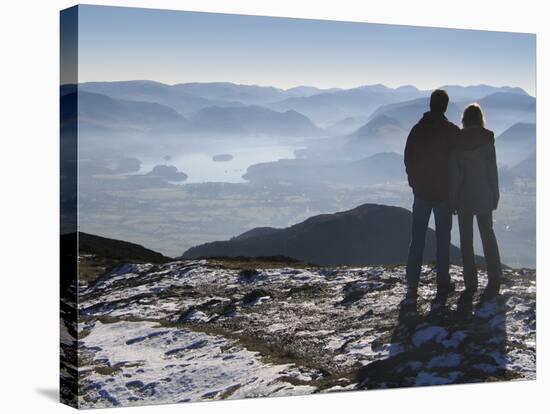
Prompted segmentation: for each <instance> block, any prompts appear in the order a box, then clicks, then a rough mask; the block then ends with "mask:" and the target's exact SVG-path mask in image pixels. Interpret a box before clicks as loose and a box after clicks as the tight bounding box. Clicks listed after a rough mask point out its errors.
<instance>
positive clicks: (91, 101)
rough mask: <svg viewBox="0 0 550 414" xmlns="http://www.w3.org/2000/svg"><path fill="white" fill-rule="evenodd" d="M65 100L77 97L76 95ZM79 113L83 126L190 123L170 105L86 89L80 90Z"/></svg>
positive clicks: (174, 126)
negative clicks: (131, 99) (127, 98)
mask: <svg viewBox="0 0 550 414" xmlns="http://www.w3.org/2000/svg"><path fill="white" fill-rule="evenodd" d="M61 99H62V100H70V99H75V94H74V93H72V94H68V95H65V96H63V97H62V98H61ZM78 116H79V118H78V122H79V126H82V127H98V128H112V129H114V130H121V129H125V130H138V131H142V130H146V131H153V130H167V129H175V130H185V128H186V127H187V126H188V124H189V122H188V120H187V119H186V118H185V117H183V116H182V115H181V114H179V113H178V112H177V111H175V110H174V109H172V108H171V107H168V106H166V105H161V104H158V103H153V102H140V101H129V100H123V99H115V98H111V97H109V96H106V95H102V94H98V93H91V92H82V91H79V92H78Z"/></svg>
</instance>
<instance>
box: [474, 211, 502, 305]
mask: <svg viewBox="0 0 550 414" xmlns="http://www.w3.org/2000/svg"><path fill="white" fill-rule="evenodd" d="M477 225H478V227H479V234H480V236H481V242H482V243H483V254H484V255H485V262H486V264H487V276H488V278H489V284H488V285H487V292H488V293H491V294H498V291H499V290H500V279H501V277H502V265H501V263H500V253H499V251H498V244H497V238H496V236H495V232H494V230H493V213H492V212H489V213H486V214H479V215H478V216H477Z"/></svg>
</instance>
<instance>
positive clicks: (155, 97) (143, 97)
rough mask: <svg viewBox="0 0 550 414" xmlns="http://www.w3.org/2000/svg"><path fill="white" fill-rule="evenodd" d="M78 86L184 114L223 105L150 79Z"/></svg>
mask: <svg viewBox="0 0 550 414" xmlns="http://www.w3.org/2000/svg"><path fill="white" fill-rule="evenodd" d="M78 88H79V91H80V92H93V93H99V94H101V95H106V96H109V97H111V98H114V99H123V100H127V101H141V102H144V101H145V102H152V103H158V104H161V105H166V106H169V107H171V108H173V109H175V110H176V111H178V112H179V113H180V114H182V115H187V114H189V113H192V112H196V111H198V110H199V109H202V108H205V107H207V106H212V105H222V102H220V101H216V100H211V99H205V98H203V97H200V96H196V95H193V94H191V93H187V92H186V91H185V90H184V89H181V88H177V87H174V86H172V85H165V84H164V83H160V82H154V81H148V80H135V81H120V82H84V83H81V84H79V85H78ZM226 104H227V103H226ZM231 104H232V105H239V103H238V102H233V103H231Z"/></svg>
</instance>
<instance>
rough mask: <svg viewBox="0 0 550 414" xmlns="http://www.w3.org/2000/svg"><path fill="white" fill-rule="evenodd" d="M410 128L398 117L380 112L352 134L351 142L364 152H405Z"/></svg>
mask: <svg viewBox="0 0 550 414" xmlns="http://www.w3.org/2000/svg"><path fill="white" fill-rule="evenodd" d="M408 134H409V130H408V129H406V128H404V127H403V126H402V124H401V122H399V121H398V120H397V119H395V118H393V117H391V116H388V115H387V114H384V113H382V114H380V115H377V116H374V117H373V118H371V119H370V120H369V121H368V122H367V123H366V124H365V125H363V126H361V127H360V128H359V129H357V131H355V132H353V133H352V134H350V138H351V139H350V140H349V144H350V145H352V146H353V147H355V148H356V150H359V152H361V153H363V154H376V153H378V152H397V153H400V154H401V153H403V151H404V150H405V143H406V141H407V136H408Z"/></svg>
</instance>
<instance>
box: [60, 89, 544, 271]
mask: <svg viewBox="0 0 550 414" xmlns="http://www.w3.org/2000/svg"><path fill="white" fill-rule="evenodd" d="M445 89H446V90H447V91H448V93H449V95H450V98H451V103H450V105H449V109H448V111H447V116H448V118H449V119H450V120H451V121H453V122H455V123H456V124H457V125H458V124H459V123H460V115H461V112H462V109H463V108H464V107H465V106H466V105H467V104H469V103H471V102H478V103H479V104H480V105H481V106H482V107H483V108H484V110H485V113H486V117H487V127H488V128H489V129H492V130H493V131H494V132H495V136H496V140H497V141H496V142H497V143H496V148H497V159H498V162H499V176H500V181H501V193H502V196H501V201H500V205H499V208H498V210H497V211H496V214H495V229H496V232H497V237H498V239H499V243H500V246H501V253H502V258H503V262H504V263H506V264H507V265H509V266H512V267H534V266H535V235H536V234H535V214H534V211H535V201H536V197H535V189H536V178H535V165H536V164H535V149H536V142H535V108H536V100H535V98H534V97H532V96H530V95H528V94H527V93H526V92H525V91H523V90H521V89H519V88H509V87H493V86H487V85H478V86H466V87H465V86H445ZM429 93H430V91H423V90H419V89H417V88H415V87H414V86H404V87H399V88H389V87H385V86H383V85H368V86H361V87H357V88H352V89H328V90H327V89H317V88H313V87H299V88H292V89H288V90H283V89H278V88H273V87H261V86H251V85H237V84H232V83H221V82H220V83H188V84H177V85H165V84H162V83H158V82H153V81H127V82H90V83H83V84H79V85H78V86H76V85H64V86H63V87H62V90H61V95H62V106H63V100H65V101H66V102H72V101H77V102H78V126H79V132H78V134H79V137H78V142H79V147H78V157H79V159H78V163H79V177H78V178H79V191H80V193H79V208H80V222H79V229H80V231H84V232H87V233H91V234H97V235H101V236H105V237H112V238H116V239H121V240H129V241H132V242H136V243H139V244H142V245H144V246H147V247H148V248H151V249H153V250H156V251H159V252H161V253H163V254H165V255H167V256H171V257H179V256H181V255H182V254H183V253H184V252H186V251H187V250H189V249H191V248H193V247H195V246H198V245H202V244H204V243H209V242H215V241H223V240H229V239H231V238H234V237H237V236H239V235H241V234H243V233H245V232H247V231H250V230H253V229H256V228H265V227H269V228H285V227H289V226H292V225H295V224H298V223H301V222H303V221H305V220H307V219H308V218H310V217H313V216H316V215H319V214H329V213H330V214H332V213H336V212H341V211H345V210H351V209H353V208H355V207H358V206H360V205H363V204H366V203H370V204H382V205H388V206H397V207H404V208H406V209H410V206H411V205H412V193H411V191H410V188H409V187H408V184H407V180H406V175H405V168H404V164H403V150H404V145H405V141H406V138H407V134H408V132H409V130H410V128H411V127H412V126H413V125H414V123H415V122H416V121H417V120H418V119H419V118H420V117H421V115H422V113H423V112H425V111H427V110H428V96H429ZM71 100H72V101H71ZM67 107H69V105H68V106H67ZM75 107H76V106H75ZM65 115H67V114H65ZM68 115H70V114H68ZM74 115H76V114H74ZM64 119H66V120H67V121H66V122H71V121H70V120H71V119H73V120H74V118H71V116H66V117H65V118H64ZM62 127H63V126H62ZM65 145H68V144H65ZM455 220H456V219H455ZM455 224H456V221H455ZM456 227H458V226H456V225H455V226H454V229H453V243H455V244H457V243H458V231H457V229H456ZM476 249H477V250H478V251H477V253H482V252H481V244H480V243H479V241H478V243H477V246H476Z"/></svg>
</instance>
